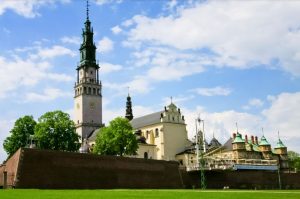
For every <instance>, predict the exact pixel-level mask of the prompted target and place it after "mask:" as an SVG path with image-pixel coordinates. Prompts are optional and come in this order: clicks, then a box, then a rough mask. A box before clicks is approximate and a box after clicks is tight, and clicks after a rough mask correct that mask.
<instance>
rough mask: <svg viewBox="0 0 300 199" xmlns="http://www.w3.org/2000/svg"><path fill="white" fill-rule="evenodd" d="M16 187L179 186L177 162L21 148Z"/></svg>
mask: <svg viewBox="0 0 300 199" xmlns="http://www.w3.org/2000/svg"><path fill="white" fill-rule="evenodd" d="M18 180H19V181H18V182H17V183H16V187H17V188H43V189H44V188H45V189H50V188H70V189H75V188H87V189H93V188H182V181H181V177H180V174H179V170H178V163H177V162H170V161H159V160H145V159H136V158H125V157H114V156H99V155H93V154H80V153H70V152H59V151H45V150H36V149H23V158H22V161H20V166H19V170H18Z"/></svg>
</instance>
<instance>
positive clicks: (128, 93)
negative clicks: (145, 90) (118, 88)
mask: <svg viewBox="0 0 300 199" xmlns="http://www.w3.org/2000/svg"><path fill="white" fill-rule="evenodd" d="M129 88H130V87H129V86H127V90H128V96H129Z"/></svg>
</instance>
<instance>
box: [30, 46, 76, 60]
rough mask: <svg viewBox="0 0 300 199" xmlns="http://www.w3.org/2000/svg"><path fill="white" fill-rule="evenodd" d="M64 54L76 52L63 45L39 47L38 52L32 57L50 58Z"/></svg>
mask: <svg viewBox="0 0 300 199" xmlns="http://www.w3.org/2000/svg"><path fill="white" fill-rule="evenodd" d="M64 55H69V56H72V57H74V56H76V53H75V52H73V51H72V50H70V49H68V48H66V47H64V46H58V45H55V46H52V47H51V48H41V49H39V51H38V53H37V54H36V55H34V56H32V58H37V57H38V58H41V59H51V58H54V57H58V56H64Z"/></svg>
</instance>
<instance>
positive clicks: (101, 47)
mask: <svg viewBox="0 0 300 199" xmlns="http://www.w3.org/2000/svg"><path fill="white" fill-rule="evenodd" d="M97 49H98V51H100V52H102V53H105V52H109V51H112V50H113V49H114V42H113V41H112V40H110V39H109V38H108V37H103V38H102V39H101V40H100V41H99V42H98V45H97Z"/></svg>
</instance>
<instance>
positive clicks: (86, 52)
mask: <svg viewBox="0 0 300 199" xmlns="http://www.w3.org/2000/svg"><path fill="white" fill-rule="evenodd" d="M88 6H89V5H88V3H87V18H86V21H85V23H84V25H85V27H84V29H83V32H82V38H83V41H82V44H81V46H80V49H79V50H80V63H79V65H78V66H77V68H76V70H77V80H76V82H75V87H74V90H75V97H74V105H75V107H74V108H75V114H74V122H75V124H76V132H77V134H78V135H80V137H81V140H83V139H84V138H87V137H88V135H89V134H90V133H91V132H93V131H94V130H95V129H97V128H99V127H101V126H102V91H101V89H102V86H101V81H100V80H99V77H98V73H99V68H100V67H99V65H98V63H96V46H95V43H94V41H93V35H94V33H93V29H92V28H91V22H90V20H89V9H88Z"/></svg>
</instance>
